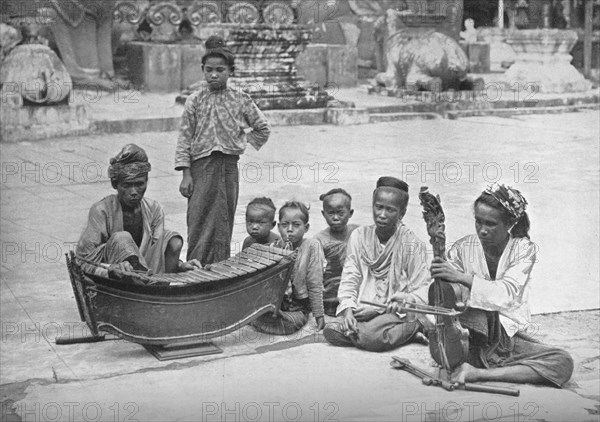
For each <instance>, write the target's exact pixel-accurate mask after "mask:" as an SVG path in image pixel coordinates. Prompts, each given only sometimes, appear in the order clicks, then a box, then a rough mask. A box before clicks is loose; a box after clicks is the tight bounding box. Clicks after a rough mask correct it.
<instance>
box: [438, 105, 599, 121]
mask: <svg viewBox="0 0 600 422" xmlns="http://www.w3.org/2000/svg"><path fill="white" fill-rule="evenodd" d="M599 109H600V104H580V105H571V106H559V107H521V108H496V109H487V110H486V109H481V110H458V111H449V112H447V113H445V117H446V118H448V119H450V120H455V119H459V118H461V117H477V116H498V117H510V116H518V115H525V114H559V113H569V112H577V111H583V110H599Z"/></svg>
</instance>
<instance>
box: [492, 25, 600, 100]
mask: <svg viewBox="0 0 600 422" xmlns="http://www.w3.org/2000/svg"><path fill="white" fill-rule="evenodd" d="M506 42H507V43H508V44H510V45H511V46H512V48H513V50H514V51H515V53H516V61H515V63H514V64H513V65H512V66H511V67H510V68H509V69H508V70H507V71H506V73H505V74H504V77H505V80H506V82H507V83H508V84H509V85H511V86H512V85H516V84H519V86H520V87H521V88H522V87H526V86H527V87H529V89H531V88H533V89H534V90H535V91H536V92H540V93H562V92H583V91H588V90H589V89H591V87H592V84H591V82H589V81H588V80H586V79H585V78H584V77H583V75H582V74H581V73H579V72H578V71H577V69H575V67H574V66H573V65H571V60H572V56H571V55H570V54H569V53H570V52H571V49H572V48H573V46H574V45H575V43H576V42H577V33H576V32H575V31H569V30H560V29H531V30H522V31H514V32H511V33H510V34H509V36H508V38H507V40H506Z"/></svg>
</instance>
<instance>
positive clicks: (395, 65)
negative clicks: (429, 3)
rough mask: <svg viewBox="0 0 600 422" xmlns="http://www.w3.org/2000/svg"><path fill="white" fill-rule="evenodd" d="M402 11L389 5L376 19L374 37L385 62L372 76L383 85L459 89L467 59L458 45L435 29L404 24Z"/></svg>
mask: <svg viewBox="0 0 600 422" xmlns="http://www.w3.org/2000/svg"><path fill="white" fill-rule="evenodd" d="M402 14H403V12H399V11H397V10H395V9H388V10H387V11H386V12H385V15H383V16H381V17H380V18H379V19H378V20H377V21H376V23H375V38H376V41H377V42H378V44H379V45H380V48H382V49H383V50H382V53H383V56H384V61H386V62H387V63H386V64H385V66H386V71H385V72H383V73H379V74H378V75H377V76H376V78H375V80H376V82H377V84H378V85H383V86H385V87H386V88H392V89H393V88H398V87H410V88H413V87H414V88H415V89H417V90H427V91H440V90H444V91H445V90H448V89H459V87H460V84H461V82H462V81H464V80H465V79H466V77H467V69H468V65H469V60H468V58H467V56H466V54H465V52H464V51H463V49H462V48H461V46H460V45H459V44H458V43H457V42H456V41H455V40H454V39H452V38H450V37H449V36H447V35H445V34H442V33H441V32H437V31H435V30H434V29H427V28H413V27H410V28H409V27H406V26H404V25H403V24H402Z"/></svg>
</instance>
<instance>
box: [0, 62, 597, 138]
mask: <svg viewBox="0 0 600 422" xmlns="http://www.w3.org/2000/svg"><path fill="white" fill-rule="evenodd" d="M480 76H481V77H484V82H485V89H484V90H482V91H480V92H474V91H464V92H454V93H450V92H442V93H429V92H418V93H415V94H406V95H400V96H397V95H398V93H396V92H392V91H388V90H385V89H379V90H378V92H377V93H376V94H377V95H373V94H369V92H368V91H369V88H368V86H367V85H361V86H360V87H357V88H337V87H331V89H330V92H329V94H330V95H331V96H333V97H334V98H335V101H334V102H333V105H336V106H337V107H330V108H317V109H299V110H266V111H265V112H264V113H265V115H266V116H267V118H268V119H269V121H270V122H271V124H272V125H273V126H296V125H325V124H333V125H354V124H365V123H371V122H381V121H399V120H413V119H417V120H420V119H432V118H457V117H461V116H469V115H479V116H481V115H502V116H506V115H519V114H542V113H557V112H561V113H562V112H569V111H578V110H581V109H584V108H597V107H598V106H599V104H600V92H599V90H598V89H597V88H596V89H594V90H591V91H588V92H584V93H576V94H533V95H532V94H531V93H530V92H528V91H524V90H522V91H514V90H509V89H507V88H506V87H505V86H504V85H502V84H501V83H500V82H497V79H495V78H499V77H500V76H501V74H493V73H491V74H482V75H479V74H474V75H473V77H480ZM176 97H177V94H174V93H171V94H166V93H165V94H161V93H143V92H140V91H136V90H121V91H116V92H113V93H109V92H102V91H99V92H93V93H91V92H89V91H81V90H78V91H77V90H76V91H75V92H74V93H73V95H72V96H71V97H70V99H71V103H70V105H69V107H66V106H60V107H59V108H57V107H37V108H36V109H37V111H35V112H34V111H33V110H30V111H23V110H22V111H19V112H15V111H14V110H11V109H10V108H9V107H4V106H3V107H1V108H0V112H1V113H2V114H1V116H2V118H1V121H2V129H1V132H0V139H1V141H2V142H19V141H33V140H41V139H49V138H56V137H65V136H72V135H92V134H101V133H138V132H153V131H157V132H166V131H172V130H178V128H179V121H180V118H181V115H182V113H183V106H182V105H181V104H176V102H175V99H176ZM27 113H29V114H27ZM25 116H27V118H25Z"/></svg>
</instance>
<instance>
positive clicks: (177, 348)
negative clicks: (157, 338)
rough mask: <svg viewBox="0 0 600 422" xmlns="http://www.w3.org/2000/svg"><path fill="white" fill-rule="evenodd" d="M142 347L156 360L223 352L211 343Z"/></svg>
mask: <svg viewBox="0 0 600 422" xmlns="http://www.w3.org/2000/svg"><path fill="white" fill-rule="evenodd" d="M143 346H144V347H145V348H146V350H147V351H148V352H150V353H151V354H152V355H153V356H154V357H155V358H156V359H158V360H172V359H183V358H191V357H195V356H205V355H214V354H218V353H223V350H222V349H221V348H220V347H218V346H216V345H215V344H214V343H211V342H205V343H176V344H158V345H153V344H144V345H143Z"/></svg>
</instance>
